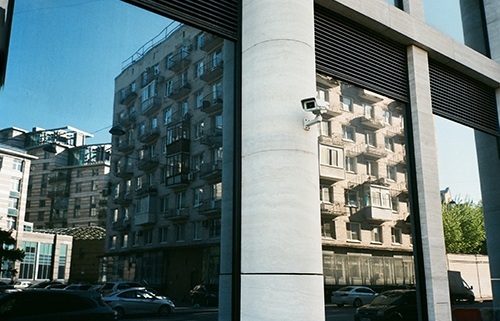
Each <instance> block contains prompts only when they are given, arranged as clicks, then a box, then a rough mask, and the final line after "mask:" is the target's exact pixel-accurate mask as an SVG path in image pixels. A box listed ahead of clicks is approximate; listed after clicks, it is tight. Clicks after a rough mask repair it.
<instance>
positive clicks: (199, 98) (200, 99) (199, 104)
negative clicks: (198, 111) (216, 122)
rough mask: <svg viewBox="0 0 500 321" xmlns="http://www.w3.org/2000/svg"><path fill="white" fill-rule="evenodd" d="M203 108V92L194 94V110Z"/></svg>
mask: <svg viewBox="0 0 500 321" xmlns="http://www.w3.org/2000/svg"><path fill="white" fill-rule="evenodd" d="M202 106H203V91H200V92H199V93H197V94H196V108H201V107H202Z"/></svg>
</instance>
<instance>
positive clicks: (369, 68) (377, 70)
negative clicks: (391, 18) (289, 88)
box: [315, 6, 408, 102]
mask: <svg viewBox="0 0 500 321" xmlns="http://www.w3.org/2000/svg"><path fill="white" fill-rule="evenodd" d="M315 37H316V44H315V45H316V69H317V70H318V71H319V72H321V73H325V74H327V75H330V76H333V77H337V78H340V79H343V80H346V81H349V82H352V83H354V84H356V85H359V86H361V87H364V88H367V89H370V90H373V91H376V92H379V93H380V94H384V95H386V96H388V97H391V98H394V99H398V100H401V101H403V102H407V101H408V71H407V70H408V69H407V59H406V46H404V45H401V44H398V43H395V42H392V41H391V40H389V39H386V38H384V37H382V36H380V35H378V34H376V33H374V32H373V31H371V30H368V29H366V28H364V27H363V26H361V25H358V24H356V23H355V22H353V21H350V20H346V19H345V18H343V17H342V16H339V15H337V14H335V13H332V12H330V11H326V9H324V8H322V7H320V6H316V8H315Z"/></svg>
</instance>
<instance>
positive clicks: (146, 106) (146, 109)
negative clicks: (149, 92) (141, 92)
mask: <svg viewBox="0 0 500 321" xmlns="http://www.w3.org/2000/svg"><path fill="white" fill-rule="evenodd" d="M160 107H161V99H160V97H158V96H153V97H149V98H147V99H146V100H143V101H142V103H141V114H143V115H151V114H154V113H156V112H158V111H159V110H160Z"/></svg>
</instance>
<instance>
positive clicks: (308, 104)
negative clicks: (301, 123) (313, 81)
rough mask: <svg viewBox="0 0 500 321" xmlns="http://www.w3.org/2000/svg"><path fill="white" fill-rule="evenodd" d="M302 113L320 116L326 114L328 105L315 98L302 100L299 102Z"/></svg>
mask: <svg viewBox="0 0 500 321" xmlns="http://www.w3.org/2000/svg"><path fill="white" fill-rule="evenodd" d="M301 103H302V108H303V109H304V111H309V112H311V113H313V114H315V115H321V114H324V113H326V112H327V110H328V107H330V104H329V103H328V102H326V101H324V100H321V99H318V98H316V97H310V98H304V99H302V100H301Z"/></svg>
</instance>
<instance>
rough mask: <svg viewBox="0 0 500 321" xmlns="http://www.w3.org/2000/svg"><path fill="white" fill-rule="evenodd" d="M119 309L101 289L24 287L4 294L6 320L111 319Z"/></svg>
mask: <svg viewBox="0 0 500 321" xmlns="http://www.w3.org/2000/svg"><path fill="white" fill-rule="evenodd" d="M115 319H116V312H115V311H113V310H112V309H111V308H110V307H109V306H107V305H106V304H104V302H103V301H102V298H101V295H100V294H99V293H91V292H82V291H66V290H57V289H56V290H45V289H38V290H24V291H19V292H13V293H7V294H5V295H4V296H2V297H1V298H0V320H3V321H53V320H58V321H87V320H92V321H109V320H115Z"/></svg>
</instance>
